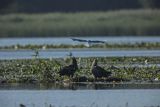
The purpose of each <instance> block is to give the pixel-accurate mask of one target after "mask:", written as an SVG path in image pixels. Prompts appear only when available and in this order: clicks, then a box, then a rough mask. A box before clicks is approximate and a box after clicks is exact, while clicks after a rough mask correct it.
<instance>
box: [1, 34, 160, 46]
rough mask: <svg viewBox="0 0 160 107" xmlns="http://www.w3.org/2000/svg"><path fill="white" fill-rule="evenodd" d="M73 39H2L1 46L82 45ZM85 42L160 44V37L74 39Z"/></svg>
mask: <svg viewBox="0 0 160 107" xmlns="http://www.w3.org/2000/svg"><path fill="white" fill-rule="evenodd" d="M71 38H72V37H61V38H57V37H56V38H0V46H11V45H17V44H20V45H27V44H32V45H43V44H54V45H59V44H72V45H76V44H82V43H79V42H76V41H73V40H72V39H71ZM74 38H78V39H85V40H101V41H105V42H106V43H111V44H112V43H140V42H160V37H156V36H155V37H154V36H152V37H135V36H129V37H128V36H122V37H114V36H113V37H101V36H100V37H74Z"/></svg>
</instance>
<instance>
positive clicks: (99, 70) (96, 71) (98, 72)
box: [91, 59, 112, 78]
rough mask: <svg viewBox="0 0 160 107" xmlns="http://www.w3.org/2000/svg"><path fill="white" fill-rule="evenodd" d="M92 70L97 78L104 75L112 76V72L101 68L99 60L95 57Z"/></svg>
mask: <svg viewBox="0 0 160 107" xmlns="http://www.w3.org/2000/svg"><path fill="white" fill-rule="evenodd" d="M91 71H92V73H93V75H94V77H95V78H102V77H106V78H107V77H109V76H111V74H112V73H111V72H109V71H106V70H105V69H103V68H101V67H100V66H98V65H97V60H96V59H95V60H94V61H93V63H92V67H91Z"/></svg>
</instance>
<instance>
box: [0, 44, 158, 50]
mask: <svg viewBox="0 0 160 107" xmlns="http://www.w3.org/2000/svg"><path fill="white" fill-rule="evenodd" d="M58 48H62V49H65V48H103V49H160V42H155V43H149V42H141V43H134V44H133V43H121V44H118V43H117V44H116V43H114V44H109V43H105V44H93V45H91V46H90V47H88V46H86V45H84V44H79V45H68V44H61V45H52V44H50V45H49V44H43V45H31V44H28V45H20V44H17V45H12V46H0V49H1V50H2V49H14V50H18V49H42V50H46V49H58Z"/></svg>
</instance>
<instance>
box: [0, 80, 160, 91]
mask: <svg viewBox="0 0 160 107" xmlns="http://www.w3.org/2000/svg"><path fill="white" fill-rule="evenodd" d="M101 89H102V90H103V89H160V83H100V82H98V83H40V84H19V83H14V84H13V83H12V84H0V90H101Z"/></svg>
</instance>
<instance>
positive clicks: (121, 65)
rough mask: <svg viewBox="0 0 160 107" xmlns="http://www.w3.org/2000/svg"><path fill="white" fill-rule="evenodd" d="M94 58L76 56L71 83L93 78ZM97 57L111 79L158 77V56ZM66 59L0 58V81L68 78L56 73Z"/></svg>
mask: <svg viewBox="0 0 160 107" xmlns="http://www.w3.org/2000/svg"><path fill="white" fill-rule="evenodd" d="M94 59H95V58H80V59H79V58H77V63H78V65H79V69H78V70H77V71H76V72H75V74H74V76H73V82H74V81H76V82H81V81H85V82H87V81H91V82H92V81H93V79H94V77H93V74H92V73H91V71H90V68H91V64H92V61H93V60H94ZM97 60H98V61H99V65H100V66H101V67H102V68H104V69H105V70H107V71H110V72H112V78H110V79H113V78H121V79H122V80H130V81H150V82H152V81H155V79H156V81H157V80H159V79H160V67H159V66H157V65H156V64H159V63H160V57H103V58H102V57H99V58H97ZM146 60H147V64H145V61H146ZM69 61H70V59H67V60H65V59H62V58H55V59H39V58H36V59H35V58H33V59H21V60H0V81H5V82H11V83H13V82H22V83H34V82H58V81H63V80H67V79H69V77H60V75H59V74H58V72H59V71H60V69H61V67H62V66H64V65H67V64H68V62H69ZM149 64H151V65H149ZM140 65H141V66H140Z"/></svg>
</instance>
